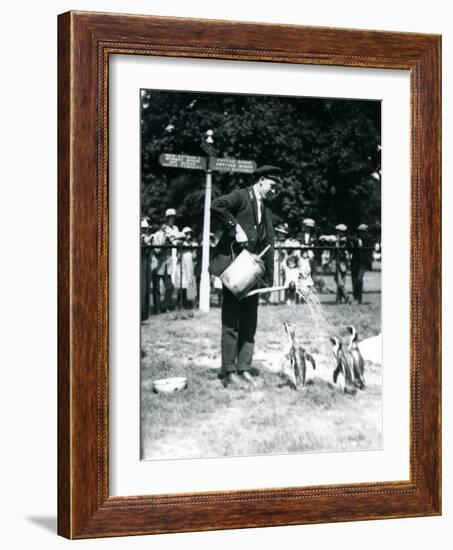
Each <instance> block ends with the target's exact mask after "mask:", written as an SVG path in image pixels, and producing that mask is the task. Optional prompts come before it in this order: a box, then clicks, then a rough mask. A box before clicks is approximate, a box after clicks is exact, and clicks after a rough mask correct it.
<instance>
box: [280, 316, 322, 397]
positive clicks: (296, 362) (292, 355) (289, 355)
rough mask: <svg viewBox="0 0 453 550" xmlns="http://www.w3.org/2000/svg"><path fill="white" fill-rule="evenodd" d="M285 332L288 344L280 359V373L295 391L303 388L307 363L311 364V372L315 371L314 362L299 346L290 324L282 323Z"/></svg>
mask: <svg viewBox="0 0 453 550" xmlns="http://www.w3.org/2000/svg"><path fill="white" fill-rule="evenodd" d="M283 326H284V328H285V332H286V334H287V335H288V339H289V341H288V344H287V348H286V350H285V353H284V355H283V358H282V372H283V374H284V375H285V376H287V377H288V378H289V379H290V380H291V382H292V384H293V386H294V388H295V389H296V390H298V389H300V387H301V386H305V379H306V373H307V361H308V362H309V363H311V366H312V367H313V370H315V369H316V362H315V360H314V358H313V356H312V355H310V354H309V353H308V352H307V351H306V350H305V348H304V347H303V346H301V345H300V344H299V343H298V342H297V339H296V331H295V330H294V327H293V325H292V324H291V323H289V322H288V321H284V322H283ZM287 362H289V365H290V371H289V373H288V374H287V373H286V372H285V364H286V363H287Z"/></svg>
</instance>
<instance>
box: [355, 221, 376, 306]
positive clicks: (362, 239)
mask: <svg viewBox="0 0 453 550" xmlns="http://www.w3.org/2000/svg"><path fill="white" fill-rule="evenodd" d="M352 245H353V249H352V257H351V279H352V295H353V299H354V303H356V304H361V303H362V293H363V277H364V275H365V271H366V270H367V269H371V263H372V254H371V251H369V250H365V247H368V246H370V242H369V241H368V225H366V224H365V223H361V224H360V225H359V226H358V227H357V231H356V234H355V236H354V238H353V239H352Z"/></svg>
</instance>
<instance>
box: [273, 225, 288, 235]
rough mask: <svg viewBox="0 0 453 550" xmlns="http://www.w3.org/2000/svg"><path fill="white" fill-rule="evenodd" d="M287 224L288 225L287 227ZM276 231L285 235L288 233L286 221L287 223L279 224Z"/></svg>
mask: <svg viewBox="0 0 453 550" xmlns="http://www.w3.org/2000/svg"><path fill="white" fill-rule="evenodd" d="M285 225H286V227H285ZM275 231H276V232H277V233H282V234H283V235H288V225H287V224H286V223H285V224H281V225H278V226H277V227H276V228H275Z"/></svg>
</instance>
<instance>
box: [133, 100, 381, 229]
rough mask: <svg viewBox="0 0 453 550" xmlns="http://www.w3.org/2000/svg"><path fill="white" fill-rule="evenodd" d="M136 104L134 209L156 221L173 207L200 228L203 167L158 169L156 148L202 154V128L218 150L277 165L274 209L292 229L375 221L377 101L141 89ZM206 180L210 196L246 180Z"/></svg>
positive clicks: (182, 220) (231, 177)
mask: <svg viewBox="0 0 453 550" xmlns="http://www.w3.org/2000/svg"><path fill="white" fill-rule="evenodd" d="M141 107H142V111H141V113H142V120H141V138H142V177H141V185H142V211H143V214H145V215H148V216H150V217H151V218H152V219H154V220H160V219H161V217H162V214H163V212H164V211H165V209H166V208H168V207H174V208H176V209H177V210H178V219H179V223H180V225H189V226H191V227H192V228H193V229H194V230H195V232H201V229H202V227H201V226H202V219H203V196H204V189H203V185H204V173H203V172H201V171H197V170H181V169H174V168H164V167H162V166H160V164H159V155H160V154H161V153H163V152H167V153H184V154H190V155H203V156H204V155H205V153H204V151H203V150H202V148H201V140H202V138H203V137H204V135H205V132H206V131H207V130H208V129H212V130H214V138H215V149H216V151H217V156H222V157H235V158H243V159H248V160H254V161H256V163H257V164H258V165H262V164H275V165H278V166H280V167H281V168H282V170H283V174H284V183H283V185H282V187H281V189H279V195H278V197H277V198H276V200H275V201H274V204H273V207H272V210H273V214H274V216H275V221H276V222H280V221H286V222H288V224H289V226H290V228H291V230H292V231H293V232H298V231H300V229H301V222H302V219H303V218H304V217H306V216H310V217H313V218H314V219H315V220H316V221H317V224H318V226H321V228H322V229H323V230H325V231H331V230H332V228H333V227H334V226H335V225H336V224H337V223H340V222H342V223H346V224H347V225H348V226H350V227H351V228H353V227H356V226H357V225H358V224H359V223H362V222H365V223H368V224H370V225H373V224H375V223H377V222H379V220H380V178H379V174H380V158H381V154H380V103H379V102H377V101H369V100H345V99H320V98H298V97H284V96H259V95H254V96H249V95H241V94H236V95H233V94H230V95H225V94H214V93H196V92H166V91H159V92H156V91H152V90H144V91H143V92H142V97H141ZM213 182H214V185H213V196H217V195H219V194H222V193H226V192H228V191H230V190H232V189H233V188H235V187H240V186H244V185H250V184H252V183H253V182H254V179H253V176H250V175H247V174H228V173H218V172H215V173H214V176H213Z"/></svg>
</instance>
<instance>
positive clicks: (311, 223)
mask: <svg viewBox="0 0 453 550" xmlns="http://www.w3.org/2000/svg"><path fill="white" fill-rule="evenodd" d="M302 223H303V224H304V225H305V226H307V227H314V226H315V220H312V219H311V218H305V220H303V221H302Z"/></svg>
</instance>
